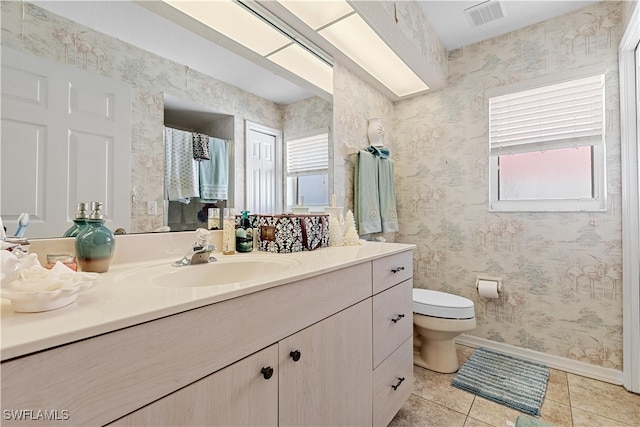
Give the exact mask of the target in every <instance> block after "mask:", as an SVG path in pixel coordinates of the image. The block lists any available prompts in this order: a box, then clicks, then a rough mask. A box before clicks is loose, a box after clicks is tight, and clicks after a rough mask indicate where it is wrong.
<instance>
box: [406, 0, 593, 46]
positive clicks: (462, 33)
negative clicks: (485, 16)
mask: <svg viewBox="0 0 640 427" xmlns="http://www.w3.org/2000/svg"><path fill="white" fill-rule="evenodd" d="M491 1H496V0H491ZM485 2H486V0H473V1H468V0H446V1H443V0H420V1H419V2H418V3H419V4H420V7H421V8H422V12H423V13H424V15H425V16H426V17H427V19H428V20H429V23H430V24H431V26H432V27H433V29H434V30H435V31H436V33H438V36H439V37H440V41H442V44H444V46H445V47H446V48H447V50H452V49H457V48H459V47H462V46H466V45H469V44H472V43H475V42H479V41H482V40H486V39H489V38H491V37H495V36H498V35H500V34H505V33H508V32H510V31H513V30H517V29H518V28H523V27H526V26H529V25H532V24H535V23H537V22H542V21H545V20H547V19H549V18H553V17H555V16H559V15H563V14H565V13H568V12H571V11H574V10H577V9H580V8H583V7H585V6H588V5H590V4H592V3H597V2H598V0H591V1H578V0H563V1H558V0H533V1H532V0H530V1H520V0H502V1H501V3H502V6H503V8H504V11H505V12H506V16H505V17H504V18H502V19H499V20H496V21H493V22H488V23H487V24H484V25H481V26H479V27H475V28H473V27H472V26H471V24H470V23H469V21H468V20H467V17H466V16H465V13H464V10H465V9H467V8H469V7H471V6H474V5H477V4H480V3H485Z"/></svg>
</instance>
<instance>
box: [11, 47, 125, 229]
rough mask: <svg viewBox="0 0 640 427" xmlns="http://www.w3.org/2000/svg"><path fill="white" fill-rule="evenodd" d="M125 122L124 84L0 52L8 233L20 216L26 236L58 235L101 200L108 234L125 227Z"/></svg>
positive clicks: (17, 54)
mask: <svg viewBox="0 0 640 427" xmlns="http://www.w3.org/2000/svg"><path fill="white" fill-rule="evenodd" d="M98 88H99V89H98ZM130 123H131V88H130V86H129V85H127V84H125V83H122V82H119V81H115V80H112V79H107V78H104V77H101V76H98V75H96V74H93V73H88V72H86V71H84V70H79V69H77V68H75V67H72V66H68V65H64V64H58V63H54V62H51V61H46V60H44V59H42V58H39V57H36V56H33V55H25V54H23V53H21V52H17V51H14V50H11V49H9V48H3V51H2V139H1V142H0V143H1V145H0V155H1V163H2V164H1V167H2V204H1V206H2V209H1V212H0V215H2V219H3V222H4V224H5V225H7V226H8V231H9V233H10V234H11V233H12V232H13V230H12V226H13V225H14V224H15V223H16V220H17V218H18V215H19V214H20V213H21V212H26V213H28V214H29V215H30V217H31V223H30V225H29V227H28V228H27V231H26V237H30V238H32V237H61V236H62V235H63V234H64V232H65V231H66V230H67V229H68V228H69V227H70V226H71V224H72V220H73V218H74V217H75V206H76V203H77V202H79V201H84V202H89V201H102V202H103V203H104V207H105V214H106V215H105V216H106V217H107V219H108V221H109V223H108V226H109V228H112V229H115V228H116V227H123V228H125V229H129V228H130V227H129V224H130V220H131V219H130V217H131V214H130V213H131V206H130V201H129V188H130V186H131V166H130V165H131V161H130V158H131V124H130ZM116 162H117V165H118V167H117V170H116V167H115V165H116Z"/></svg>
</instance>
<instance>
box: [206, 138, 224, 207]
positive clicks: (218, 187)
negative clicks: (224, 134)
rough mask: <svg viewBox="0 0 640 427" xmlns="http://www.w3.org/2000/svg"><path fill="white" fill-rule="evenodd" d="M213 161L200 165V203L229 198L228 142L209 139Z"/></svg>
mask: <svg viewBox="0 0 640 427" xmlns="http://www.w3.org/2000/svg"><path fill="white" fill-rule="evenodd" d="M209 149H210V152H211V159H209V160H203V161H201V162H199V164H200V201H202V202H205V203H206V202H213V201H215V200H227V199H228V198H229V156H228V154H227V141H225V140H224V139H220V138H213V137H210V138H209Z"/></svg>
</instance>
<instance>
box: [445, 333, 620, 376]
mask: <svg viewBox="0 0 640 427" xmlns="http://www.w3.org/2000/svg"><path fill="white" fill-rule="evenodd" d="M455 342H456V343H457V344H460V345H466V346H469V347H485V348H488V349H490V350H495V351H499V352H501V353H504V354H508V355H510V356H515V357H519V358H521V359H526V360H530V361H532V362H538V363H542V364H545V365H547V366H548V367H550V368H554V369H559V370H561V371H565V372H569V373H572V374H576V375H580V376H583V377H587V378H592V379H594V380H599V381H604V382H607V383H611V384H617V385H622V382H623V375H622V371H617V370H615V369H611V368H603V367H601V366H595V365H590V364H588V363H584V362H580V361H578V360H573V359H567V358H566V357H560V356H555V355H553V354H547V353H541V352H539V351H534V350H529V349H526V348H521V347H516V346H513V345H510V344H504V343H501V342H497V341H491V340H488V339H485V338H479V337H474V336H472V335H465V334H462V335H459V336H458V337H457V338H456V339H455Z"/></svg>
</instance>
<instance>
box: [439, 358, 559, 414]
mask: <svg viewBox="0 0 640 427" xmlns="http://www.w3.org/2000/svg"><path fill="white" fill-rule="evenodd" d="M548 379H549V368H547V367H546V366H544V365H542V364H539V363H534V362H529V361H527V360H523V359H519V358H517V357H513V356H508V355H506V354H502V353H498V352H496V351H493V350H489V349H486V348H479V349H477V350H476V351H474V352H473V354H472V355H471V357H469V360H467V361H466V362H465V363H464V365H462V367H461V368H460V370H459V371H458V373H457V374H456V376H455V377H454V378H453V381H451V385H452V386H454V387H457V388H459V389H462V390H466V391H468V392H471V393H473V394H475V395H478V396H481V397H484V398H485V399H489V400H492V401H494V402H496V403H500V404H502V405H505V406H508V407H510V408H513V409H517V410H518V411H521V412H524V413H525V414H529V415H535V416H538V415H540V407H541V406H542V401H543V400H544V393H545V391H546V390H547V380H548Z"/></svg>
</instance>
